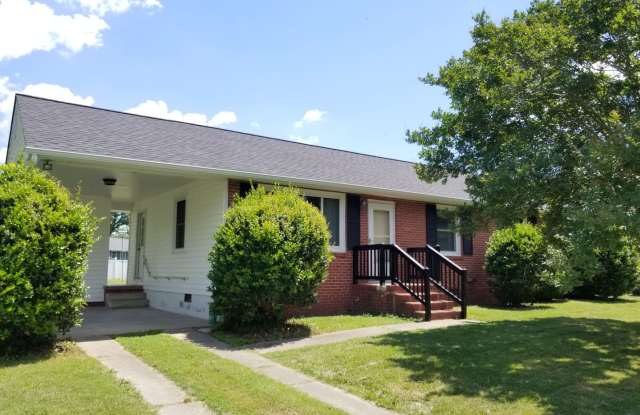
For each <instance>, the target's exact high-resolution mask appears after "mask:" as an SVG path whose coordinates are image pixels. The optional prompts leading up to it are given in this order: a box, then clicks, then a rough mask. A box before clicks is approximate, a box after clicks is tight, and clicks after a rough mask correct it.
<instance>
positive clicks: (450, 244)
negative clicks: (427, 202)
mask: <svg viewBox="0 0 640 415" xmlns="http://www.w3.org/2000/svg"><path fill="white" fill-rule="evenodd" d="M438 210H439V211H442V210H443V209H441V208H438ZM453 225H454V224H453V221H452V220H451V219H450V218H447V217H443V216H441V215H438V224H437V229H438V244H439V245H440V251H441V252H442V253H443V254H446V255H460V245H461V244H460V235H459V234H458V233H457V232H456V231H455V228H454V226H453Z"/></svg>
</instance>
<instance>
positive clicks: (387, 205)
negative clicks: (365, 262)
mask: <svg viewBox="0 0 640 415" xmlns="http://www.w3.org/2000/svg"><path fill="white" fill-rule="evenodd" d="M374 207H378V208H381V209H387V210H389V221H390V222H391V223H390V224H389V233H390V235H389V243H391V244H395V243H396V203H395V202H393V201H390V200H375V199H369V200H367V222H368V223H367V229H368V234H367V241H368V242H369V243H370V244H371V243H372V242H371V236H372V235H373V208H374Z"/></svg>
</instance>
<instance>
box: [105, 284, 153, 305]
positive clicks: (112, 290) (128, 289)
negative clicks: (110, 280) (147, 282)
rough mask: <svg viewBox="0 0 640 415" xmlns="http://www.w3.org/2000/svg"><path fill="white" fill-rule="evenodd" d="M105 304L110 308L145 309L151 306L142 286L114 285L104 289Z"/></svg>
mask: <svg viewBox="0 0 640 415" xmlns="http://www.w3.org/2000/svg"><path fill="white" fill-rule="evenodd" d="M104 303H105V305H106V306H107V307H109V308H144V307H148V306H149V300H148V299H147V294H145V292H144V289H143V288H142V286H141V285H113V286H106V287H104Z"/></svg>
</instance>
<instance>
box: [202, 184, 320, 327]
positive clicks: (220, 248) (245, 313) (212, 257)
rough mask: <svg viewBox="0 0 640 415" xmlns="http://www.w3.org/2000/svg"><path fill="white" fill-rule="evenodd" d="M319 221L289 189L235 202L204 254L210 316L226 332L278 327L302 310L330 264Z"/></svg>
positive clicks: (311, 208) (316, 212) (315, 211)
mask: <svg viewBox="0 0 640 415" xmlns="http://www.w3.org/2000/svg"><path fill="white" fill-rule="evenodd" d="M329 237H330V234H329V230H328V227H327V223H326V221H325V218H324V216H323V215H322V213H320V211H319V210H318V209H317V208H315V207H314V206H313V205H311V204H310V203H307V202H306V201H304V199H302V198H301V197H300V193H299V191H298V190H296V189H294V188H280V187H276V188H274V190H273V191H272V192H267V191H266V190H265V189H264V187H262V186H259V187H258V188H257V189H254V190H252V191H251V192H250V193H249V194H248V195H247V196H246V197H244V198H238V197H236V199H235V201H234V205H233V207H231V208H230V209H229V210H228V211H227V213H226V214H225V222H224V224H223V225H222V226H220V228H218V230H217V232H216V234H215V235H214V242H215V243H214V246H213V248H212V250H211V253H210V254H209V262H210V263H211V271H210V272H209V279H210V280H211V290H212V292H213V302H212V304H211V313H212V317H213V316H218V315H222V316H223V319H224V322H223V325H224V326H225V327H226V328H228V329H231V330H240V331H241V330H243V329H247V328H254V327H260V326H272V325H278V324H281V323H283V322H284V320H285V318H284V317H285V314H284V313H285V310H286V307H288V306H308V305H311V304H313V303H314V302H315V291H316V289H317V288H318V286H319V285H320V283H321V282H322V280H323V279H324V278H325V276H326V274H327V269H328V266H329V263H330V262H331V260H332V255H331V251H330V249H329Z"/></svg>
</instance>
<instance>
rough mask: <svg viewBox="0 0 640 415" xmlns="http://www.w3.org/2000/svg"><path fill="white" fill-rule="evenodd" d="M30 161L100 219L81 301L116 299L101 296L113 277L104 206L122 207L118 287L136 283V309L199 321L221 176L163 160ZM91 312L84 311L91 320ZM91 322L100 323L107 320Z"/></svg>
mask: <svg viewBox="0 0 640 415" xmlns="http://www.w3.org/2000/svg"><path fill="white" fill-rule="evenodd" d="M38 163H39V165H40V166H41V167H42V168H43V169H44V170H48V172H49V173H50V174H52V175H53V176H55V177H56V178H58V179H59V180H60V181H61V182H62V184H63V185H64V186H65V187H67V188H68V189H69V190H71V191H72V192H73V191H76V190H77V191H78V194H79V196H80V199H81V200H83V201H85V202H90V203H91V204H92V205H93V208H94V214H95V215H96V216H97V217H98V218H101V221H100V224H99V226H98V229H97V230H96V241H95V243H94V246H93V250H92V252H91V254H90V256H89V260H88V269H87V272H86V274H85V283H86V286H87V302H88V303H89V304H91V305H94V306H95V305H107V306H110V305H113V304H114V303H117V301H116V302H114V301H110V300H109V298H108V297H109V292H108V291H107V288H111V287H113V285H110V283H111V284H113V282H114V279H113V278H112V279H109V276H110V275H109V272H110V270H112V269H113V267H109V262H110V261H111V262H113V257H114V252H111V249H110V247H109V245H110V244H109V242H110V238H111V236H112V233H111V231H112V230H111V226H110V219H111V213H112V212H114V211H124V212H127V213H128V216H129V232H128V235H127V236H128V246H127V247H126V248H124V252H126V254H127V255H126V257H128V264H127V265H126V273H123V275H124V278H123V279H122V280H120V281H119V283H121V284H123V286H122V288H126V287H127V286H131V287H142V289H143V290H144V295H145V296H146V299H144V300H140V301H137V306H138V307H140V306H145V305H146V304H147V303H148V304H149V305H150V306H151V307H153V308H157V309H163V310H165V311H171V312H174V313H180V314H187V315H191V316H193V317H198V318H200V319H202V320H203V321H206V319H207V318H208V302H209V299H210V293H209V292H208V279H207V272H208V262H207V254H208V251H209V249H210V248H211V245H212V239H211V236H212V234H213V232H214V231H215V229H216V227H217V225H218V224H219V223H221V221H222V217H223V214H224V210H225V209H226V207H227V179H226V178H224V177H221V176H219V175H214V174H210V173H203V172H193V171H189V170H185V169H177V168H173V167H170V166H153V165H148V164H140V163H133V162H128V161H122V160H113V161H104V160H95V161H89V160H87V158H86V157H84V158H82V159H75V158H73V157H68V156H64V157H63V156H60V157H52V158H44V157H40V158H39V160H38ZM118 258H120V256H118ZM105 292H107V295H106V296H105ZM127 295H128V296H131V295H133V294H132V293H128V294H127ZM112 296H113V295H112ZM147 299H148V301H147ZM129 300H130V301H128V303H135V302H136V301H131V300H132V299H129ZM94 310H95V309H91V308H90V309H88V310H87V313H88V315H89V316H91V317H92V318H93V316H94V314H95V313H96V311H94ZM125 314H126V313H125ZM112 316H114V318H115V317H119V316H120V314H118V313H116V314H113V315H112ZM92 318H91V319H90V321H93V319H92ZM97 321H100V322H103V323H105V324H106V325H107V327H108V323H109V321H110V318H106V319H98V320H97ZM90 325H91V324H90Z"/></svg>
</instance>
